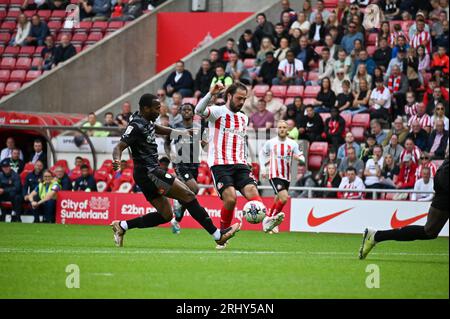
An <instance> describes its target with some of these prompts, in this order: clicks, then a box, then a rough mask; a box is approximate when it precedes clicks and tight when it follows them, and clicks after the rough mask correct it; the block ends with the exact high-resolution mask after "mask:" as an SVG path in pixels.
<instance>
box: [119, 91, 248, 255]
mask: <svg viewBox="0 0 450 319" xmlns="http://www.w3.org/2000/svg"><path fill="white" fill-rule="evenodd" d="M160 108H161V103H160V102H159V100H158V98H157V97H156V96H154V95H152V94H144V95H143V96H141V98H140V100H139V111H138V112H135V113H134V114H133V115H132V116H131V118H130V122H129V124H128V127H127V128H126V130H125V132H124V134H123V135H122V138H121V140H120V142H119V143H118V144H117V145H116V147H114V150H113V167H114V169H115V170H118V169H119V167H120V160H121V155H122V152H123V151H124V150H125V149H126V148H128V147H130V148H131V154H132V158H133V162H134V172H133V177H134V180H135V182H136V184H138V185H139V187H140V188H141V190H142V192H143V193H144V195H145V198H146V199H147V200H148V201H149V202H150V203H151V204H152V205H153V207H155V208H156V211H157V212H156V213H150V214H147V215H144V216H140V217H137V218H134V219H130V220H127V221H118V220H116V221H113V222H112V223H111V226H112V230H113V233H114V241H115V243H116V245H117V246H119V247H121V246H123V239H124V236H125V233H126V231H128V230H130V229H133V228H149V227H155V226H158V225H161V224H164V223H167V222H169V221H170V220H171V219H172V216H173V213H172V207H171V205H170V202H169V200H168V197H169V198H173V199H176V200H178V201H179V202H180V203H181V204H182V205H183V206H184V207H185V208H186V209H187V210H188V211H189V214H190V215H191V216H192V217H193V218H194V219H195V220H196V221H197V222H198V223H199V224H200V225H201V226H202V227H203V228H204V229H205V230H206V231H207V232H208V233H209V234H210V235H211V236H213V238H214V240H215V241H216V243H217V244H218V245H223V244H225V243H226V242H227V241H228V240H229V239H230V238H232V237H233V236H234V235H235V234H236V232H238V231H239V230H240V226H241V225H240V223H235V224H233V225H231V227H229V228H227V229H224V230H220V229H218V228H217V227H216V226H214V224H213V222H212V220H211V218H210V217H209V215H208V213H207V212H206V210H205V209H204V208H203V207H202V206H200V204H199V202H198V201H197V199H196V197H195V194H194V192H192V191H191V190H190V189H189V188H188V187H187V186H186V184H184V183H183V182H181V181H180V180H179V179H177V178H176V177H174V176H172V175H170V174H168V173H166V172H164V171H163V170H162V169H161V168H160V167H159V162H158V151H157V144H156V142H155V134H159V135H168V136H172V137H173V138H175V136H178V135H186V134H190V133H189V132H186V131H177V130H174V129H171V128H168V127H164V126H160V125H158V124H155V121H156V119H157V118H158V116H159V114H160Z"/></svg>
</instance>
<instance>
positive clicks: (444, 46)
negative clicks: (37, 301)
mask: <svg viewBox="0 0 450 319" xmlns="http://www.w3.org/2000/svg"><path fill="white" fill-rule="evenodd" d="M37 3H38V2H37ZM82 3H84V5H86V4H89V3H106V2H105V1H101V0H98V1H97V0H94V1H89V0H88V1H84V2H82ZM131 3H133V1H131ZM116 4H120V2H117V3H116ZM80 5H82V4H80ZM281 6H282V12H281V14H280V20H279V21H268V20H267V19H266V16H265V15H264V14H262V13H261V14H258V15H257V19H256V26H255V28H254V29H249V30H245V32H244V33H243V34H242V35H241V36H240V37H239V38H238V39H233V38H230V39H228V40H227V42H226V45H225V46H224V47H221V48H217V49H212V50H211V51H210V52H209V56H208V57H205V59H204V60H203V61H202V63H201V65H199V69H198V70H187V69H186V68H185V65H184V62H183V61H178V62H177V63H176V64H175V70H174V71H173V72H172V73H171V74H170V75H169V76H168V78H167V79H166V81H165V83H164V85H163V87H162V88H161V89H159V90H158V91H157V95H158V98H159V99H160V101H161V104H162V108H161V116H160V118H159V121H160V123H161V124H163V125H169V126H176V125H177V124H178V123H179V122H180V121H181V120H182V117H181V114H180V106H181V105H182V103H183V99H185V98H193V99H199V98H201V97H203V96H204V95H205V94H206V93H207V92H208V90H209V88H210V87H211V86H212V85H214V84H215V83H217V82H221V83H223V84H224V85H225V86H229V85H230V84H232V83H233V82H235V81H240V82H242V83H244V84H246V85H248V88H249V96H248V98H247V100H246V103H245V105H244V107H243V112H245V113H246V114H247V115H248V116H249V119H250V123H249V125H250V127H253V128H255V129H270V128H274V127H275V126H276V123H277V121H278V120H280V119H283V120H286V121H287V123H288V126H289V137H290V138H292V139H294V140H305V141H307V142H309V143H314V142H327V143H328V146H329V147H328V149H329V151H328V154H327V156H326V157H325V158H324V159H323V161H322V166H321V167H320V169H318V170H317V171H311V170H310V169H309V168H308V163H307V164H306V165H300V166H299V168H298V173H297V176H296V180H295V181H294V183H295V185H296V186H308V187H313V186H321V187H328V188H340V189H350V190H353V189H354V190H355V191H354V192H336V191H329V192H322V193H317V194H314V195H315V196H320V197H326V198H336V197H341V198H347V199H360V198H365V197H366V195H365V193H363V192H360V191H359V190H361V189H365V188H369V189H370V188H377V189H380V188H381V189H397V190H398V193H397V194H396V195H395V196H394V199H406V198H408V197H409V195H408V194H406V193H402V192H401V191H402V190H404V189H416V190H417V191H418V193H417V194H413V195H412V196H411V198H410V199H411V200H429V198H430V197H429V194H421V193H420V192H426V191H429V190H431V189H432V181H433V179H432V178H433V176H434V173H435V172H436V168H437V167H436V166H437V165H436V163H439V161H441V160H443V159H444V158H445V157H446V156H448V148H449V146H448V144H449V143H448V141H449V133H448V130H449V104H448V101H449V94H448V80H449V56H448V55H449V42H448V14H449V5H448V0H432V1H416V0H404V1H386V0H378V1H353V2H352V3H351V4H350V5H349V4H348V3H347V1H345V0H338V1H337V6H336V7H333V8H325V5H324V1H321V0H318V1H317V2H316V5H315V6H312V5H311V2H310V1H308V0H305V1H304V2H303V6H302V9H301V10H300V11H299V12H296V11H294V10H293V9H291V8H290V3H289V1H288V0H282V1H281ZM110 8H115V6H110ZM85 11H87V10H85ZM114 12H115V11H114ZM111 16H112V15H111ZM85 18H86V19H107V18H114V17H110V16H109V14H108V16H107V17H105V16H104V15H102V13H101V12H98V13H96V14H91V15H90V16H85ZM35 24H36V23H35ZM24 39H26V37H25V38H24ZM41 40H43V41H47V40H48V41H49V43H50V42H51V40H50V39H47V40H46V38H45V37H44V38H42V39H41ZM48 45H49V44H48ZM191 71H193V72H194V73H191ZM193 74H195V75H194V76H193ZM261 85H268V86H272V88H271V89H268V90H266V91H265V92H263V94H256V93H255V92H256V88H257V87H259V86H261ZM279 86H285V87H291V86H293V87H295V86H302V87H303V88H304V90H305V91H306V89H307V88H310V87H312V88H317V91H316V93H315V94H313V95H312V96H311V97H305V96H302V95H301V94H299V95H298V96H295V97H292V98H291V99H288V98H287V97H281V98H280V97H279V96H275V94H274V88H276V87H279ZM288 100H289V102H288ZM364 113H365V114H367V115H368V116H369V118H370V125H369V126H368V128H367V130H366V131H365V133H364V135H363V136H362V138H359V139H356V138H355V136H354V134H353V133H352V131H351V130H350V129H349V127H348V125H347V124H346V121H345V119H344V117H346V116H350V117H352V116H356V115H358V114H364ZM130 114H131V106H130V104H129V103H125V104H124V105H123V110H122V113H121V114H119V115H117V116H116V117H114V115H113V114H112V113H107V114H105V118H104V122H103V124H102V123H101V122H100V121H98V120H97V118H96V115H95V114H94V113H91V114H89V117H88V122H87V123H86V124H85V125H84V127H85V128H86V129H87V133H88V134H89V135H90V136H94V137H97V136H110V135H111V134H112V132H111V131H102V130H89V128H96V127H114V126H117V127H119V128H124V127H126V125H127V121H128V119H129V116H130ZM6 144H7V147H6V148H5V149H4V150H2V153H1V160H2V161H1V163H2V164H1V166H2V171H3V172H2V173H0V176H1V178H2V183H3V180H11V181H12V180H14V181H13V182H9V184H8V185H16V184H17V177H12V176H15V174H16V175H18V174H20V171H21V169H22V168H21V167H23V165H24V162H23V155H22V154H21V152H20V150H17V149H16V148H15V145H14V140H13V139H8V140H7V142H6ZM160 144H161V145H164V141H162V142H161V143H160ZM41 152H42V145H41V147H39V142H36V143H35V154H34V155H33V157H32V158H31V159H29V161H31V162H32V163H33V165H34V170H33V171H32V172H30V173H29V174H28V175H27V177H26V179H25V184H24V188H22V187H20V190H17V191H18V192H19V191H20V196H19V197H14V196H13V195H11V194H13V192H12V191H10V189H13V187H9V188H8V191H6V188H4V187H3V186H1V185H0V196H2V197H1V200H0V201H3V200H5V198H7V200H9V201H11V202H14V203H13V204H14V205H18V201H27V200H28V201H31V205H32V206H33V208H35V207H34V206H36V207H40V206H42V205H43V203H44V202H48V201H51V200H52V196H54V192H57V191H58V190H59V189H72V187H73V188H74V189H75V190H79V191H83V190H84V191H95V190H96V187H97V184H96V181H98V178H99V177H98V176H97V178H96V176H94V174H95V175H96V174H97V172H92V169H91V168H90V166H89V165H88V163H85V162H83V159H82V158H77V160H76V163H75V165H76V166H75V167H76V169H74V170H72V171H67V169H66V170H65V169H63V168H59V166H58V169H55V170H54V172H50V173H51V174H54V175H52V180H51V181H52V182H47V184H45V179H44V182H42V178H39V176H40V174H43V173H44V172H46V171H45V169H46V164H45V163H43V160H44V158H45V156H43V157H42V156H41V155H42V154H41ZM4 159H6V161H3V160H4ZM163 162H164V163H166V162H167V161H166V160H164V161H163ZM122 164H123V167H122V168H123V171H122V172H125V173H120V174H118V175H117V174H116V175H114V176H112V177H111V178H112V179H113V180H114V179H117V180H119V179H120V180H127V178H129V177H128V175H127V173H126V172H127V170H129V169H131V165H132V163H128V162H124V163H122ZM101 170H102V168H101V169H100V171H101ZM75 177H76V178H75ZM63 179H66V181H65V182H63ZM38 181H40V182H39V183H38ZM19 183H20V179H19ZM42 183H44V184H43V185H44V186H45V187H44V186H41V190H39V185H41V184H42ZM72 183H73V184H72ZM105 183H106V184H107V185H108V186H107V187H109V188H110V189H114V188H117V185H115V183H114V182H111V180H110V179H105ZM64 185H65V186H64ZM25 186H26V191H25V190H24V189H25ZM2 187H3V188H2ZM36 187H38V189H36ZM42 187H43V189H45V190H47V193H46V192H44V191H43V190H42ZM33 191H35V193H33ZM419 191H420V192H419ZM52 192H53V193H52ZM31 194H32V195H33V196H31V197H34V198H31V197H30V195H31ZM48 194H50V195H48ZM40 195H42V196H44V199H47V200H46V201H44V202H42V198H41V199H39V198H36V196H37V197H39V196H40ZM47 195H48V196H47ZM292 195H293V196H298V197H307V196H309V194H308V192H307V191H305V192H292ZM33 203H34V204H33ZM51 205H52V204H47V206H48V207H50V208H51V207H52V206H51ZM47 206H46V207H47ZM42 207H44V206H42ZM42 209H44V208H42ZM44 210H45V209H44Z"/></svg>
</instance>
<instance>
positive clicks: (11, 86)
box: [5, 82, 21, 94]
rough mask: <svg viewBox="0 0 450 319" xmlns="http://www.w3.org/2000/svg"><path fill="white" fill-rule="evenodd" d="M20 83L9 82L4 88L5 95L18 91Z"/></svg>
mask: <svg viewBox="0 0 450 319" xmlns="http://www.w3.org/2000/svg"><path fill="white" fill-rule="evenodd" d="M20 87H21V84H20V82H9V83H8V84H7V85H6V87H5V94H11V93H13V92H15V91H17V90H18V89H20Z"/></svg>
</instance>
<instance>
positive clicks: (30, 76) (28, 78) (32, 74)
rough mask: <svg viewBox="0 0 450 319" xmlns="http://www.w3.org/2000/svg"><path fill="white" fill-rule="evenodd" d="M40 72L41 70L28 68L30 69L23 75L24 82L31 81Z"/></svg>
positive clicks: (38, 75) (39, 74)
mask: <svg viewBox="0 0 450 319" xmlns="http://www.w3.org/2000/svg"><path fill="white" fill-rule="evenodd" d="M41 74H42V71H39V70H30V71H28V72H27V76H26V77H25V81H26V82H30V81H33V80H35V79H37V78H38V77H40V76H41Z"/></svg>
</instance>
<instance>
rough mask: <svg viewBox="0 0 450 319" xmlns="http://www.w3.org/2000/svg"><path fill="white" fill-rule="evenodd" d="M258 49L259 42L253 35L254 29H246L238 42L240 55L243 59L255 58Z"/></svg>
mask: <svg viewBox="0 0 450 319" xmlns="http://www.w3.org/2000/svg"><path fill="white" fill-rule="evenodd" d="M258 49H259V43H258V40H257V39H256V38H255V37H254V36H253V32H252V30H249V29H247V30H245V31H244V33H243V34H242V35H241V37H240V38H239V42H238V50H239V57H240V58H241V59H255V58H256V52H257V51H258Z"/></svg>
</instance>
